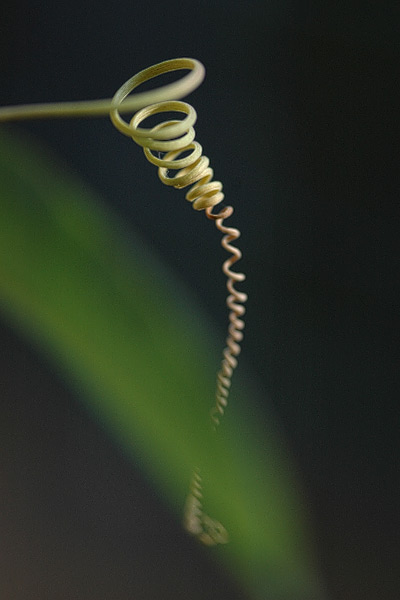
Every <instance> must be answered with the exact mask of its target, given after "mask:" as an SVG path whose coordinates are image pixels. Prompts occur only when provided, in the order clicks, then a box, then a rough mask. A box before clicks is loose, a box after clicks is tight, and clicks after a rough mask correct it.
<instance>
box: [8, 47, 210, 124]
mask: <svg viewBox="0 0 400 600" xmlns="http://www.w3.org/2000/svg"><path fill="white" fill-rule="evenodd" d="M182 69H185V70H186V69H189V70H190V72H189V73H188V74H186V75H184V76H183V77H182V78H181V79H179V80H178V81H174V82H173V83H170V84H168V85H164V86H163V87H160V88H157V89H154V90H150V91H149V92H141V93H139V94H135V95H134V96H131V97H129V98H126V99H125V97H126V96H127V95H128V94H129V93H130V92H131V91H132V90H133V89H134V88H135V87H137V86H138V85H140V84H141V83H143V82H144V81H147V80H148V79H152V78H153V77H157V76H158V75H161V74H163V73H167V72H169V71H179V70H182ZM204 73H205V71H204V67H203V65H202V64H201V63H200V62H199V61H198V60H195V59H192V58H179V59H172V60H166V61H164V62H162V63H159V64H158V65H154V66H153V67H149V68H148V69H144V70H143V71H140V73H138V74H137V75H135V76H134V77H132V78H131V79H129V80H128V81H127V82H126V83H125V84H124V86H122V88H120V90H118V92H117V94H116V95H115V97H114V98H108V99H105V100H84V101H77V102H55V103H48V104H21V105H17V106H3V107H1V108H0V122H3V123H4V122H6V121H23V120H27V119H70V118H72V119H75V118H79V117H106V116H108V115H109V114H110V111H111V109H116V108H117V107H118V112H120V113H127V112H136V111H137V110H139V109H140V108H143V107H144V106H149V105H150V104H155V103H156V102H161V101H166V100H179V99H180V98H183V97H184V96H186V95H187V94H189V93H190V92H192V91H193V90H194V89H196V88H197V87H198V86H199V85H200V83H201V82H202V81H203V78H204Z"/></svg>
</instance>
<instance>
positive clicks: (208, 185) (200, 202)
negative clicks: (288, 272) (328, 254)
mask: <svg viewBox="0 0 400 600" xmlns="http://www.w3.org/2000/svg"><path fill="white" fill-rule="evenodd" d="M178 69H190V70H191V71H192V73H191V87H190V88H189V89H188V91H191V90H192V89H193V88H194V87H195V86H196V84H197V85H198V84H199V83H200V82H201V80H202V78H203V76H204V68H203V67H202V65H201V63H199V62H198V61H194V60H192V59H175V60H171V61H165V62H163V63H159V64H158V65H155V66H154V67H150V68H149V69H145V70H144V71H141V72H140V73H138V74H137V75H135V76H134V77H132V78H131V79H130V80H128V81H127V82H126V83H125V84H124V85H123V86H122V87H121V88H120V89H119V90H118V91H117V92H116V94H115V96H114V98H113V100H112V109H111V112H110V116H111V120H112V122H113V124H114V125H115V126H116V127H117V129H119V131H121V132H122V133H123V134H124V135H127V136H129V137H131V138H132V139H133V140H134V141H135V142H136V143H137V144H138V145H139V146H141V147H142V148H143V150H144V154H145V156H146V158H147V159H148V160H149V161H150V162H151V163H152V164H154V165H156V166H157V167H158V175H159V178H160V179H161V181H162V182H163V183H164V184H165V185H168V186H173V187H175V188H178V189H183V188H186V187H188V186H190V189H189V191H188V192H187V193H186V200H188V201H189V202H191V203H192V206H193V208H194V209H195V210H205V213H206V216H207V217H208V218H209V219H211V220H213V221H214V222H215V225H216V227H217V229H219V231H220V232H221V233H222V234H223V238H222V241H221V245H222V246H223V248H224V249H225V250H226V251H227V252H229V253H230V255H231V256H230V257H229V258H228V259H227V260H226V261H225V262H224V263H223V267H222V270H223V272H224V274H225V275H226V277H227V289H228V292H229V295H228V297H227V300H226V303H227V306H228V308H229V311H230V312H229V327H228V337H227V339H226V347H225V349H224V351H223V358H222V362H221V367H220V370H219V372H218V374H217V383H216V394H215V405H214V407H213V408H212V410H211V420H212V424H213V426H214V428H216V427H217V426H218V425H219V423H220V419H221V417H222V416H223V414H224V411H225V409H226V407H227V404H228V396H229V390H230V386H231V379H232V374H233V371H234V369H235V368H236V366H237V357H238V355H239V353H240V343H241V341H242V339H243V329H244V321H243V315H244V313H245V308H244V306H243V304H244V303H245V302H246V300H247V295H246V294H245V293H243V292H239V291H237V290H236V289H235V284H236V283H239V282H242V281H244V279H245V275H244V274H243V273H237V272H235V271H232V266H233V265H234V264H235V263H236V262H237V261H238V260H239V259H240V258H241V256H242V255H241V252H240V250H239V249H238V248H237V247H236V246H234V245H232V242H234V241H236V240H237V239H238V238H239V237H240V231H239V230H238V229H236V228H233V227H227V226H226V225H224V220H225V219H227V218H228V217H230V216H231V215H232V213H233V208H232V207H231V206H225V207H224V208H222V209H221V210H220V211H219V212H217V213H214V212H213V208H214V207H215V206H217V205H218V204H220V203H221V202H222V200H223V199H224V194H223V192H222V183H221V182H219V181H214V180H213V177H214V172H213V169H212V168H211V167H210V161H209V159H208V157H207V156H205V155H204V154H203V149H202V147H201V145H200V144H199V143H198V142H197V141H195V130H194V128H193V126H194V124H195V122H196V119H197V115H196V111H195V110H194V108H193V107H192V106H191V105H190V104H187V103H186V102H182V101H179V100H174V99H172V100H171V99H170V98H169V97H168V98H166V97H165V98H163V97H162V89H163V88H161V89H160V90H156V92H155V94H156V95H157V101H156V102H155V103H152V104H150V105H148V106H145V107H144V108H141V109H140V110H138V112H136V113H135V114H134V116H133V117H132V118H131V120H130V122H129V123H128V122H126V121H124V120H123V119H122V118H121V116H120V114H119V107H120V105H121V103H122V102H123V100H124V99H125V98H126V97H127V96H128V95H129V94H130V93H131V92H132V90H133V89H135V88H136V87H137V86H138V85H140V84H141V83H143V82H144V81H147V80H148V79H151V78H153V77H156V76H158V75H160V74H162V73H166V72H169V71H175V70H178ZM202 69H203V70H202ZM187 77H188V76H187ZM175 85H176V84H175ZM164 89H166V88H164ZM182 95H184V94H182ZM164 112H173V113H179V114H181V115H184V117H183V118H182V119H180V120H179V119H169V120H166V121H163V122H161V123H159V124H157V125H155V126H154V127H151V128H143V127H140V125H141V123H142V122H143V121H145V120H146V119H147V118H149V117H154V115H159V114H162V113H164ZM170 171H172V172H173V175H172V176H171V175H170ZM201 497H202V493H201V477H200V475H199V471H198V470H196V471H195V473H194V474H193V480H192V485H191V491H190V494H189V496H188V502H187V506H186V510H185V522H186V528H187V529H188V531H190V532H191V533H192V534H194V535H196V536H197V537H198V538H199V539H201V540H202V541H203V542H204V543H206V544H208V545H211V543H210V540H214V539H215V540H219V541H215V542H213V543H221V541H220V537H219V536H218V535H217V533H215V532H216V531H217V530H218V531H222V529H223V528H222V525H221V524H219V523H218V522H216V521H213V520H212V519H210V518H209V517H207V516H206V515H205V514H204V513H203V511H202V507H201V501H200V500H201ZM215 528H216V529H215ZM221 528H222V529H221ZM210 532H211V533H210ZM212 532H214V533H212ZM225 533H226V532H225ZM222 537H224V536H222Z"/></svg>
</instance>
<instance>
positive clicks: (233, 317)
mask: <svg viewBox="0 0 400 600" xmlns="http://www.w3.org/2000/svg"><path fill="white" fill-rule="evenodd" d="M232 213H233V208H232V206H226V207H225V208H223V209H222V210H221V211H220V212H219V213H217V214H213V212H212V209H210V208H207V209H206V215H207V217H208V218H209V219H213V220H214V221H215V225H216V227H217V229H219V231H221V233H223V234H225V235H224V237H223V238H222V241H221V245H222V246H223V248H225V250H226V251H227V252H230V253H231V255H232V256H230V257H229V258H228V259H227V260H226V261H225V262H224V264H223V265H222V270H223V272H224V273H225V275H226V277H227V278H228V280H227V284H226V287H227V288H228V292H229V296H228V297H227V299H226V304H227V306H228V308H229V310H230V312H229V321H230V324H229V328H228V337H227V338H226V348H225V349H224V351H223V359H222V363H221V368H220V370H219V372H218V374H217V390H216V394H215V397H216V403H215V406H214V407H213V408H212V410H211V419H212V421H213V424H214V427H215V428H216V427H217V426H218V425H219V423H220V418H221V417H222V416H223V414H224V411H225V408H226V406H227V404H228V396H229V389H230V386H231V380H232V374H233V371H234V369H235V368H236V367H237V364H238V360H237V357H238V356H239V354H240V350H241V348H240V343H241V341H242V340H243V329H244V320H243V318H242V317H243V316H244V314H245V310H246V309H245V307H244V306H243V303H244V302H246V300H247V294H245V293H244V292H239V291H238V290H236V288H235V283H237V282H242V281H244V280H245V275H244V274H243V273H237V272H236V271H232V269H231V267H232V265H234V264H235V263H236V262H237V261H238V260H240V259H241V257H242V253H241V252H240V250H239V248H237V247H236V246H233V245H232V244H231V242H233V241H235V240H237V239H238V238H239V237H240V231H239V230H238V229H236V228H234V227H226V225H224V220H225V219H227V218H228V217H230V216H231V215H232Z"/></svg>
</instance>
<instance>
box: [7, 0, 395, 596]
mask: <svg viewBox="0 0 400 600" xmlns="http://www.w3.org/2000/svg"><path fill="white" fill-rule="evenodd" d="M398 18H399V15H398V11H397V10H396V11H395V10H394V9H393V11H392V10H391V8H390V7H389V5H386V3H384V4H379V3H378V4H375V3H371V6H370V7H367V6H366V5H365V3H346V4H345V3H343V6H339V5H338V4H337V3H333V4H331V5H329V4H328V5H326V4H324V5H322V4H318V3H305V2H295V1H283V2H276V1H275V2H274V1H273V2H252V1H249V2H246V3H242V2H236V1H233V2H229V3H228V2H217V3H207V2H201V1H196V0H194V1H193V2H191V3H187V4H182V3H179V2H173V1H172V2H168V3H162V2H158V1H156V2H153V3H151V4H149V5H148V7H147V6H146V5H145V4H144V3H142V2H141V3H136V2H134V1H130V2H125V1H124V0H123V1H122V2H120V3H118V5H109V4H106V3H103V2H94V1H93V0H88V1H87V2H85V3H84V4H82V2H78V1H77V0H70V1H69V2H68V4H65V3H61V4H60V3H53V4H51V3H35V2H22V4H21V3H14V4H11V3H10V4H9V5H7V6H6V7H3V11H2V23H1V25H0V28H1V36H0V44H1V56H2V61H1V66H0V100H1V105H6V104H18V103H30V102H44V101H62V100H78V99H95V98H107V97H111V96H112V95H113V94H114V92H115V91H116V90H117V88H118V87H119V86H120V85H121V84H122V83H123V82H124V81H125V80H126V79H128V78H129V77H130V76H132V75H133V74H134V73H136V72H137V71H139V70H141V69H143V68H145V67H147V66H150V65H152V64H154V63H156V62H159V61H161V60H165V59H168V58H175V57H179V56H190V57H193V58H198V59H199V60H201V61H202V62H203V63H204V65H205V67H206V70H207V75H206V79H205V81H204V83H203V84H202V86H201V87H200V88H199V89H198V90H197V91H196V92H194V93H193V94H192V95H191V96H190V97H189V98H188V101H189V102H190V103H192V104H193V105H194V107H195V109H196V111H197V113H198V123H197V126H196V132H197V139H198V140H199V141H200V143H201V144H202V146H203V148H204V150H205V152H206V154H207V155H208V156H209V157H210V159H211V164H212V166H213V168H214V172H215V175H216V177H217V179H220V180H221V181H222V182H223V184H224V190H225V194H226V201H227V202H228V203H231V204H233V206H234V207H235V214H234V216H233V217H232V219H231V222H232V224H233V225H238V226H239V227H240V228H241V231H242V239H241V248H242V250H243V253H244V258H243V262H242V268H243V270H244V271H245V272H246V273H247V281H246V291H247V292H248V294H249V301H248V305H247V310H248V316H247V325H246V338H245V344H244V350H243V364H244V365H245V367H244V368H247V372H248V373H252V374H253V378H254V381H255V382H257V385H259V386H260V387H261V388H262V389H263V390H265V392H266V394H265V398H267V399H268V400H266V402H268V406H266V407H265V409H266V414H267V413H268V414H269V413H270V412H271V411H272V413H273V414H274V415H275V418H276V419H277V420H278V423H279V426H280V428H281V430H282V431H283V433H284V436H285V440H286V442H287V445H288V447H289V450H290V452H291V454H292V456H293V457H294V462H295V465H296V470H297V472H298V476H299V479H300V481H301V483H302V486H303V490H304V496H305V503H306V507H307V511H308V514H309V517H310V522H311V527H312V537H313V540H314V545H315V549H316V555H317V560H318V568H319V569H320V572H321V573H322V577H323V580H324V582H325V585H326V588H327V596H328V598H329V599H331V600H336V599H346V598H348V599H350V598H351V599H352V600H357V599H360V600H361V599H363V600H373V599H378V598H385V599H391V598H393V599H394V598H398V595H399V591H400V586H399V573H398V571H399V569H398V565H399V559H400V556H399V543H398V533H399V529H398V525H399V522H398V521H399V519H398V516H399V515H398V500H396V498H395V489H396V478H397V468H396V466H395V462H396V460H395V459H396V457H397V458H398V414H397V415H396V409H397V404H398V385H396V379H397V371H398V345H397V344H395V342H394V340H395V339H396V335H395V332H396V322H397V314H398V313H397V310H396V301H395V299H396V297H397V292H398V283H397V277H396V276H397V271H398V269H395V266H398V262H397V260H396V245H397V244H395V242H396V241H397V239H398V233H397V232H396V231H395V227H394V221H395V219H394V217H395V212H394V207H395V173H396V170H397V169H398V165H396V162H395V152H394V150H395V148H394V138H395V133H394V131H395V124H396V122H397V120H398V115H397V110H398V107H397V105H396V102H395V96H396V94H395V89H396V88H397V87H398V82H397V81H395V76H394V75H395V72H397V69H398V61H399V44H398V35H396V34H397V33H398V31H397V27H396V24H397V25H398ZM8 130H9V131H18V132H27V133H29V135H31V136H34V137H35V138H37V139H39V140H40V141H41V142H42V143H43V144H44V145H45V146H46V147H47V148H48V149H49V151H50V153H53V154H54V156H56V157H57V158H59V159H61V160H62V161H64V162H65V163H66V164H67V165H68V168H69V169H70V170H72V171H74V172H75V173H76V174H78V175H79V176H80V177H81V178H82V179H83V181H85V182H87V184H88V186H89V187H90V188H93V189H94V190H95V191H97V192H98V193H99V194H100V195H101V196H102V197H103V198H104V199H105V201H106V202H107V203H108V204H109V205H110V207H111V208H112V210H113V211H114V212H115V213H116V214H117V215H119V217H121V218H122V219H123V220H124V221H125V223H126V224H127V227H129V228H130V229H131V230H132V232H136V231H137V232H139V233H140V235H141V237H142V238H143V239H144V240H145V241H146V242H147V244H149V245H151V246H152V248H153V249H154V252H155V253H157V254H158V255H160V256H161V257H162V259H163V260H164V261H165V262H166V263H167V264H168V265H169V266H170V268H171V269H172V270H173V271H174V272H175V274H176V276H177V278H178V279H180V280H181V281H182V282H183V283H184V284H185V285H186V286H187V287H188V288H189V289H190V291H191V293H192V295H194V296H195V297H196V299H197V301H198V304H199V306H201V307H202V309H203V310H204V311H205V312H206V313H207V314H208V316H209V319H210V322H213V323H215V326H216V327H217V328H219V331H220V332H221V336H223V335H224V330H225V322H226V311H225V306H224V298H225V290H224V286H223V279H222V277H221V276H220V271H219V268H220V266H219V265H220V261H221V260H222V259H223V253H222V251H221V252H220V250H219V246H218V245H219V239H218V238H217V236H216V235H215V232H214V230H213V228H212V227H209V226H208V225H209V224H208V223H207V222H206V219H204V217H203V215H199V214H197V213H195V212H194V211H192V210H191V209H190V206H189V205H188V204H187V203H185V201H184V197H183V194H182V195H181V197H179V194H170V195H168V191H169V190H166V189H165V187H164V186H162V185H161V183H160V182H159V180H158V177H157V173H156V169H155V168H154V167H153V166H152V165H150V164H149V163H147V161H146V160H145V158H144V157H143V155H142V153H141V151H140V149H139V148H138V147H136V146H135V145H134V144H133V143H132V142H131V141H130V140H128V139H126V138H124V137H123V136H121V135H120V134H119V133H118V132H117V131H116V130H115V129H114V128H113V127H112V125H111V124H110V122H109V121H108V119H93V120H91V119H87V120H76V121H48V122H42V123H39V122H32V123H24V124H18V125H13V126H12V127H11V126H9V127H8ZM21 168H23V166H21ZM132 190H134V191H135V197H136V198H139V197H140V198H141V201H140V204H138V203H137V202H134V201H132ZM396 191H397V190H396ZM154 199H157V204H155V203H154ZM221 339H222V338H221ZM397 339H398V338H397ZM1 351H2V361H1V382H2V388H3V393H2V397H1V400H0V410H1V416H0V420H1V422H2V429H1V434H2V442H1V446H2V452H1V454H2V458H1V462H2V465H3V467H4V473H6V474H7V473H8V474H10V473H13V476H12V477H8V478H7V477H5V478H4V481H5V482H8V483H5V485H4V487H2V490H1V496H2V499H1V503H3V502H4V503H5V504H4V507H3V509H2V511H1V514H0V527H1V530H2V534H1V535H2V537H3V536H4V540H5V542H6V543H5V544H4V547H3V548H1V549H0V553H1V552H3V551H4V554H3V556H1V554H0V593H1V596H2V597H3V598H5V599H10V600H11V599H13V600H14V599H15V600H22V599H28V598H29V599H30V598H40V599H42V598H49V599H50V598H51V599H64V598H76V599H81V598H82V599H85V600H86V599H88V598H96V599H102V598H104V599H108V598H109V599H111V598H118V599H119V600H124V599H125V598H126V599H128V598H143V599H147V598H156V597H158V598H161V597H162V598H164V599H167V598H171V599H172V598H180V597H182V598H183V597H190V598H203V599H210V600H213V599H214V598H215V599H216V598H219V599H223V598H231V599H234V598H238V599H239V598H244V596H243V593H242V592H241V591H240V590H239V589H236V588H235V587H234V585H233V583H232V582H231V580H230V578H229V574H228V573H226V572H224V571H223V570H222V569H221V568H220V567H218V568H217V566H216V565H215V564H214V563H213V561H212V560H211V559H210V557H209V555H208V554H207V553H205V552H204V551H203V550H202V549H200V548H197V546H194V545H193V544H192V543H191V541H190V540H188V539H187V538H186V536H185V535H184V534H183V533H182V532H181V531H180V527H179V524H177V523H175V522H174V521H173V520H171V519H170V517H169V514H168V512H167V509H166V507H165V506H164V505H163V503H162V501H161V499H160V498H158V497H157V496H155V495H154V493H153V491H152V489H151V485H150V484H149V482H148V481H146V479H145V478H144V477H143V474H142V473H141V471H140V469H139V468H138V469H135V466H134V465H132V463H131V462H130V461H128V460H127V459H126V458H125V457H124V455H123V454H122V453H121V452H120V449H119V448H118V446H117V445H116V444H114V442H113V440H112V439H111V438H110V437H107V435H106V434H105V433H104V431H103V430H102V429H101V428H100V426H99V425H98V424H97V422H96V421H95V420H93V419H91V417H90V415H88V414H87V412H86V411H85V410H84V409H83V407H82V406H81V404H80V402H79V400H78V399H77V398H76V397H75V396H74V393H73V390H71V389H70V388H69V387H68V385H67V383H66V382H65V381H63V380H62V379H61V378H60V377H59V376H58V375H57V374H56V373H55V372H54V371H53V370H52V369H51V368H50V367H49V366H48V365H47V363H46V361H45V360H44V359H43V357H41V356H39V355H38V353H37V352H36V351H35V350H34V349H33V348H32V347H31V346H30V344H29V342H28V341H27V340H25V339H23V337H22V336H21V335H19V334H17V333H16V332H15V331H14V330H13V328H12V327H11V326H10V324H9V323H8V322H7V320H6V319H4V318H3V319H2V321H1ZM396 367H397V368H396ZM40 415H42V416H43V418H40ZM60 428H61V429H62V431H64V432H69V433H68V434H67V433H64V434H63V435H64V437H63V439H62V443H60V438H59V434H58V432H59V431H60ZM21 434H22V437H23V439H24V446H23V447H21V445H20V444H16V442H15V440H16V439H17V438H18V439H20V437H21ZM3 467H2V468H3ZM60 472H61V474H60ZM38 481H39V482H40V484H38ZM2 485H3V484H2ZM71 489H72V491H71ZM149 510H151V514H152V519H151V520H149V519H148V516H147V515H148V513H149ZM71 511H72V513H73V514H74V515H75V516H74V518H73V519H71V518H70V517H69V516H68V515H71ZM88 513H90V515H91V518H89V519H88ZM52 519H53V520H54V523H53V525H54V526H53V527H52V533H51V534H50V533H49V530H48V522H49V520H50V521H51V520H52ZM41 535H42V536H44V537H45V538H46V540H47V541H48V545H47V548H48V550H47V552H49V553H50V552H51V548H52V547H53V546H52V543H53V542H54V544H55V545H57V543H58V542H57V540H60V539H62V540H63V542H62V543H63V545H64V548H65V551H64V554H60V555H57V556H56V557H55V556H53V557H52V556H47V555H46V550H45V549H44V548H45V547H46V546H45V545H41V544H40V542H38V539H39V540H40V536H41ZM51 535H53V536H54V540H53V541H52V540H51V539H50V537H51ZM49 536H50V537H49ZM171 540H173V549H172V546H171V544H172V541H171ZM22 542H23V543H22ZM1 546H3V542H1ZM54 547H56V546H54ZM138 549H140V551H139V550H138ZM43 553H44V554H43ZM60 556H62V557H63V560H61V559H60V558H59V557H60ZM140 561H142V562H140ZM133 564H134V565H135V566H134V567H132V565H133ZM82 565H84V573H85V577H83V576H82V568H81V567H82ZM21 573H23V574H24V577H22V576H21ZM71 573H72V576H71ZM74 574H75V575H74Z"/></svg>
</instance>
